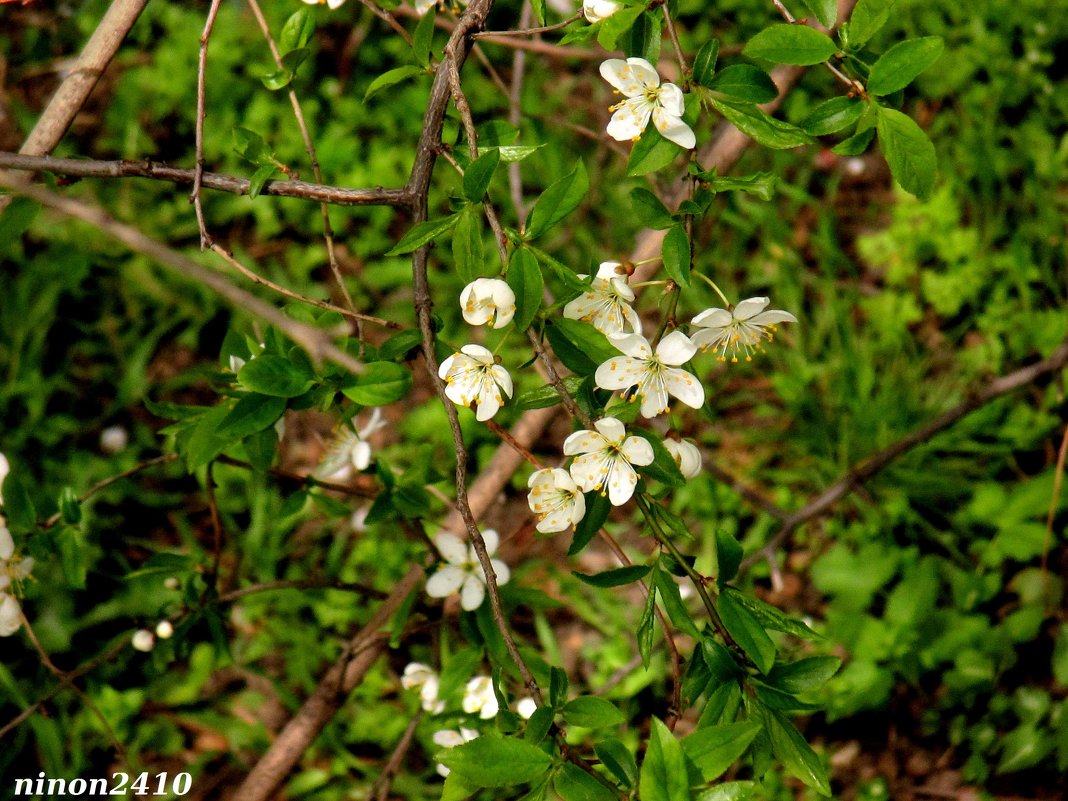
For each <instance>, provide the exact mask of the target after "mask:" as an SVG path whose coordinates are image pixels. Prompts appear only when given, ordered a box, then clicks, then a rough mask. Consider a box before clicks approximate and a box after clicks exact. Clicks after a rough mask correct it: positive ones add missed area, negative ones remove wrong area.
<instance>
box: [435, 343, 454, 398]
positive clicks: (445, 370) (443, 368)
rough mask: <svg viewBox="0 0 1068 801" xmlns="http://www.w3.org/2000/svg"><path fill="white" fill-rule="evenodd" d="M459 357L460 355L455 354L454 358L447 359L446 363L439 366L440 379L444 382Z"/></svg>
mask: <svg viewBox="0 0 1068 801" xmlns="http://www.w3.org/2000/svg"><path fill="white" fill-rule="evenodd" d="M458 355H459V354H456V353H454V354H453V355H452V356H449V357H448V358H447V359H445V361H443V362H442V363H441V364H439V365H438V378H440V379H441V380H442V381H444V380H445V379H446V378H448V377H449V370H451V369H452V366H453V364H455V363H456V357H457V356H458ZM450 400H451V399H450Z"/></svg>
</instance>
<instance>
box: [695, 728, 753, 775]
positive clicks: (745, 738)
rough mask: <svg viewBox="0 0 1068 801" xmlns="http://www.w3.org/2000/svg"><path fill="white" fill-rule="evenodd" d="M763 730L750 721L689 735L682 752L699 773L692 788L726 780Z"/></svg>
mask: <svg viewBox="0 0 1068 801" xmlns="http://www.w3.org/2000/svg"><path fill="white" fill-rule="evenodd" d="M760 728H761V726H760V724H759V723H756V722H754V721H751V720H746V721H742V722H740V723H727V724H724V725H722V726H709V727H707V728H704V729H698V730H697V731H695V732H693V733H692V734H690V735H687V736H686V737H685V738H684V739H683V741H682V750H683V753H685V754H686V759H687V760H689V761H690V762H691V763H692V764H693V767H694V768H695V769H696V772H697V776H695V777H691V784H704V783H706V782H712V781H715V780H716V779H718V778H719V777H720V776H722V775H723V774H724V773H725V772H726V771H727V768H729V767H730V766H731V765H733V764H734V763H735V762H736V761H737V760H738V759H739V758H740V757H741V756H742V754H744V753H745V751H746V749H747V748H749V744H750V743H751V742H753V739H754V738H755V737H756V736H757V734H759V733H760ZM694 779H696V781H695V780H694Z"/></svg>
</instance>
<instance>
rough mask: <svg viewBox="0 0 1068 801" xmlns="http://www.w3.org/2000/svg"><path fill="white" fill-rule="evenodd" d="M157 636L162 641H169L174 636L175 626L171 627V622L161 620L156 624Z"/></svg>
mask: <svg viewBox="0 0 1068 801" xmlns="http://www.w3.org/2000/svg"><path fill="white" fill-rule="evenodd" d="M156 636H157V637H159V638H160V639H161V640H169V639H170V638H171V637H172V636H174V626H172V625H171V621H169V620H161V621H160V622H159V623H157V624H156Z"/></svg>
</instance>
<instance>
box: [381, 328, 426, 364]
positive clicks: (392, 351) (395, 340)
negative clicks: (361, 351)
mask: <svg viewBox="0 0 1068 801" xmlns="http://www.w3.org/2000/svg"><path fill="white" fill-rule="evenodd" d="M422 344H423V335H422V333H420V332H419V331H417V330H416V329H414V328H409V329H408V330H407V331H399V332H397V333H396V334H394V335H393V336H391V337H390V338H389V339H387V340H386V341H385V342H383V343H382V344H381V346H379V348H378V356H379V358H381V359H383V360H384V361H394V360H395V359H401V358H404V357H407V355H408V354H409V353H411V351H413V350H415V349H416V348H418V347H420V346H421V345H422Z"/></svg>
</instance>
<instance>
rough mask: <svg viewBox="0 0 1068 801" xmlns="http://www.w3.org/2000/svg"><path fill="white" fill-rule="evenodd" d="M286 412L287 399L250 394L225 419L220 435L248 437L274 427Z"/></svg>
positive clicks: (221, 425) (219, 430) (220, 428)
mask: <svg viewBox="0 0 1068 801" xmlns="http://www.w3.org/2000/svg"><path fill="white" fill-rule="evenodd" d="M261 358H262V357H261ZM285 410H286V399H285V398H283V397H278V396H276V395H261V394H259V393H257V392H253V393H250V394H248V395H245V397H243V398H241V399H240V400H239V401H238V402H237V403H236V404H235V405H234V408H233V409H231V410H230V413H229V414H228V415H226V417H224V418H223V421H222V422H221V423H220V424H219V429H218V433H219V435H220V436H230V437H234V438H235V439H241V438H243V437H247V436H248V435H249V434H255V433H256V432H257V431H262V430H263V429H265V428H267V427H268V426H272V425H274V424H275V423H276V422H277V421H278V418H280V417H281V416H282V413H283V412H284V411H285Z"/></svg>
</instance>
